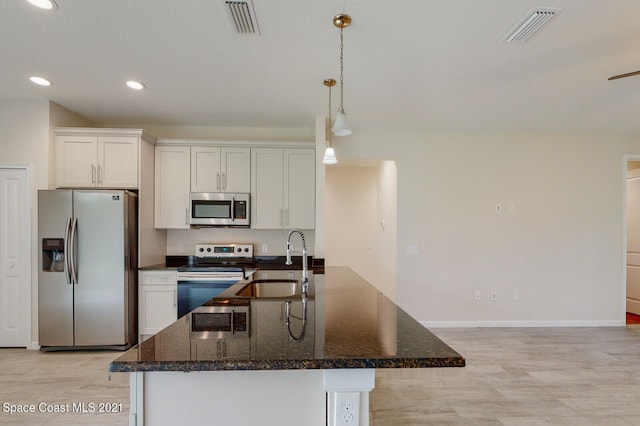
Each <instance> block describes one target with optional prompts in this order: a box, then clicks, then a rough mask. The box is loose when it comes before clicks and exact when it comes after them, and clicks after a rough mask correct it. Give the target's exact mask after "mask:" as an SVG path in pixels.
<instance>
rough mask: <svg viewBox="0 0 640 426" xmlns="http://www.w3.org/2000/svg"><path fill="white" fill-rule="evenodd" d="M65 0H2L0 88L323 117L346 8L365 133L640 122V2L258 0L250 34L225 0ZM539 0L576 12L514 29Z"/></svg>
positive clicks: (181, 115)
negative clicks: (240, 29) (44, 3)
mask: <svg viewBox="0 0 640 426" xmlns="http://www.w3.org/2000/svg"><path fill="white" fill-rule="evenodd" d="M56 1H57V3H58V5H59V7H58V9H57V10H55V11H43V10H40V9H37V8H35V7H33V6H31V5H30V4H28V3H27V2H26V1H24V0H2V1H0V52H1V54H2V67H1V68H2V73H1V75H2V79H1V80H0V99H2V98H11V99H15V98H20V99H23V98H25V99H32V98H47V99H50V100H52V101H54V102H56V103H58V104H60V105H62V106H64V107H66V108H68V109H70V110H72V111H75V112H77V113H79V114H81V115H83V116H85V117H87V118H88V119H90V120H92V121H94V122H95V123H96V124H98V125H105V124H112V125H115V124H118V125H131V124H137V125H140V124H154V125H168V126H172V125H175V126H178V125H189V126H232V127H276V128H313V127H314V117H315V116H316V115H321V114H325V113H326V112H327V106H328V105H327V95H328V92H327V88H326V87H325V86H323V84H322V81H323V80H324V79H325V78H328V77H331V78H335V79H337V80H338V79H339V30H338V29H337V28H336V27H334V26H333V24H332V17H333V16H334V15H335V14H337V13H347V14H349V15H351V17H352V19H353V22H352V25H351V26H350V27H348V28H346V29H345V30H344V39H345V51H344V81H345V86H344V106H345V110H346V111H347V113H348V114H349V121H350V123H351V126H352V127H353V130H354V132H357V131H358V129H365V128H370V129H376V128H386V129H396V128H402V129H407V130H418V131H423V130H428V131H465V132H466V131H473V132H476V131H500V132H502V131H526V132H531V131H534V132H537V131H553V132H616V133H640V120H638V118H637V114H638V112H639V111H640V76H637V77H630V78H626V79H622V80H617V81H607V78H608V77H609V76H611V75H614V74H621V73H625V72H629V71H635V70H638V69H640V1H637V0H616V1H602V0H545V1H542V0H536V1H534V0H483V1H469V0H464V1H463V0H404V1H402V2H396V1H388V0H387V1H381V0H370V1H363V0H348V1H338V0H253V4H254V8H255V12H256V16H257V21H258V25H259V29H260V34H259V35H241V34H237V33H236V32H235V31H234V30H233V29H232V26H231V24H230V23H229V21H228V19H227V16H226V14H225V13H224V2H223V0H173V1H169V0H135V1H132V0H102V1H98V0H56ZM534 7H554V8H559V9H562V11H561V12H560V13H559V14H557V15H556V16H555V17H554V18H553V19H552V20H551V21H550V22H549V23H547V24H546V25H545V26H544V27H542V29H541V30H540V31H539V32H537V33H536V34H535V35H534V36H533V37H532V38H530V39H529V40H528V41H527V42H525V43H522V44H510V43H506V42H505V41H503V38H504V36H505V34H506V33H507V32H508V31H509V30H511V29H512V28H513V27H514V26H515V25H516V24H517V23H518V22H519V21H520V20H521V19H522V18H523V17H524V15H525V14H526V13H527V12H529V11H530V10H531V9H532V8H534ZM34 74H37V75H42V76H45V77H47V78H49V79H51V80H52V81H53V83H54V84H53V86H51V87H48V88H43V87H38V86H35V85H33V84H32V83H30V82H29V79H28V78H29V76H31V75H34ZM129 79H136V80H140V81H142V82H144V83H145V84H146V86H147V88H146V90H144V91H142V92H133V91H131V90H130V89H128V88H126V87H125V85H124V82H125V81H126V80H129ZM337 88H338V86H336V88H334V91H333V102H334V106H336V105H337V101H338V98H339V90H336V89H337Z"/></svg>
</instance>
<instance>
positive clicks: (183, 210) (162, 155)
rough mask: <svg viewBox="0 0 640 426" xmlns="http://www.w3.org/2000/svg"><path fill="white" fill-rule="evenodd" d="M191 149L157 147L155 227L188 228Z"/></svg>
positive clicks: (183, 147)
mask: <svg viewBox="0 0 640 426" xmlns="http://www.w3.org/2000/svg"><path fill="white" fill-rule="evenodd" d="M190 164H191V151H190V149H189V147H188V146H186V147H185V146H157V147H156V164H155V167H156V170H155V196H156V197H155V212H154V213H155V214H154V216H155V227H156V228H165V229H187V228H189V188H190V183H189V182H190V174H191V166H190Z"/></svg>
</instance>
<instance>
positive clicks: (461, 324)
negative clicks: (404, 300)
mask: <svg viewBox="0 0 640 426" xmlns="http://www.w3.org/2000/svg"><path fill="white" fill-rule="evenodd" d="M420 324H422V325H423V326H424V327H425V328H489V327H493V328H499V327H503V328H531V327H624V326H625V325H626V320H625V319H624V318H623V319H621V320H602V321H592V320H585V321H420Z"/></svg>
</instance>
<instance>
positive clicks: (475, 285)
mask: <svg viewBox="0 0 640 426" xmlns="http://www.w3.org/2000/svg"><path fill="white" fill-rule="evenodd" d="M346 139H347V138H344V139H343V140H341V141H340V145H339V146H338V149H339V150H340V151H342V153H343V155H345V156H349V157H358V156H363V157H367V158H376V157H377V158H385V157H386V158H395V159H396V161H397V169H398V170H397V172H398V258H397V259H398V282H397V286H398V302H399V304H400V306H402V307H403V308H405V309H406V310H407V311H408V312H409V313H411V314H412V315H413V316H414V317H416V318H417V319H418V320H421V321H425V322H426V323H428V324H431V325H500V324H502V325H572V324H582V325H589V324H596V325H603V324H623V323H624V276H623V271H624V249H623V229H624V224H623V192H624V173H623V170H624V168H625V167H626V165H625V164H624V162H623V155H624V154H625V153H633V154H637V153H640V140H639V139H638V138H637V137H632V136H624V135H589V134H584V135H580V134H572V135H562V134H456V133H430V134H425V133H419V132H391V131H389V132H385V131H375V132H374V131H369V132H367V131H358V132H354V134H353V135H351V136H350V137H349V140H348V141H347V140H346ZM497 203H500V204H502V206H503V211H502V213H500V214H498V213H496V204H497ZM509 204H512V205H513V206H514V209H513V212H512V213H509V211H508V206H509ZM504 207H506V209H505V208H504ZM411 245H415V246H417V247H418V249H419V254H418V255H409V254H407V253H406V247H407V246H411ZM476 291H480V293H481V300H479V301H476V300H475V297H474V296H475V292H476ZM493 291H495V292H496V294H497V300H496V301H491V300H490V298H489V295H490V294H491V292H493ZM513 291H517V292H518V300H516V301H514V300H512V295H513Z"/></svg>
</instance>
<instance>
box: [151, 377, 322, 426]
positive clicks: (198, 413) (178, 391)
mask: <svg viewBox="0 0 640 426" xmlns="http://www.w3.org/2000/svg"><path fill="white" fill-rule="evenodd" d="M325 407H326V393H325V390H324V386H323V372H322V370H297V371H289V370H280V371H199V372H191V373H182V372H161V371H154V372H149V373H144V424H146V425H153V426H164V425H172V426H173V425H177V424H184V421H185V419H188V422H189V424H233V425H235V426H242V425H246V426H254V425H258V424H264V422H265V421H266V419H268V421H269V423H270V424H277V425H279V426H300V425H301V424H304V425H306V426H325V424H326V423H325V422H326V419H325V415H326V412H325V409H326V408H325Z"/></svg>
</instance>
